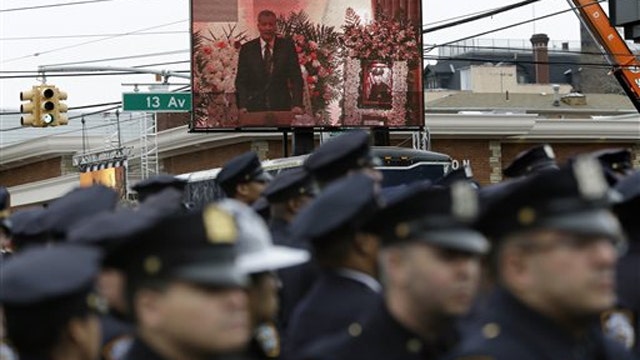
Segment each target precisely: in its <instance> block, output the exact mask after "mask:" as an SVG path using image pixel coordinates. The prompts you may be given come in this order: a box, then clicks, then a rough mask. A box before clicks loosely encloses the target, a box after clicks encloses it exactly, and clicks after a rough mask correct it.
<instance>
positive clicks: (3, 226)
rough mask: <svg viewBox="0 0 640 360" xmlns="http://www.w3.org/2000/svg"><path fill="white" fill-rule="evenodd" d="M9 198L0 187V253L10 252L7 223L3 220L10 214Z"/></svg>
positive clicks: (5, 189) (5, 190) (7, 193)
mask: <svg viewBox="0 0 640 360" xmlns="http://www.w3.org/2000/svg"><path fill="white" fill-rule="evenodd" d="M10 209H11V196H10V195H9V191H8V190H7V188H6V187H4V186H0V252H11V235H10V233H9V227H10V225H9V223H8V222H6V221H5V220H6V219H7V218H8V217H9V215H10V214H11V210H10Z"/></svg>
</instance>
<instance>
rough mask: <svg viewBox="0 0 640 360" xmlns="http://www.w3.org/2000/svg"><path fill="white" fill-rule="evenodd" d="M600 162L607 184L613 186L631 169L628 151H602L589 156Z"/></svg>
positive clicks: (618, 149) (622, 149)
mask: <svg viewBox="0 0 640 360" xmlns="http://www.w3.org/2000/svg"><path fill="white" fill-rule="evenodd" d="M589 155H590V156H593V157H594V158H596V159H598V161H600V164H601V165H602V168H603V169H604V172H605V176H606V179H607V181H608V182H609V184H611V185H613V184H615V183H617V182H618V180H619V179H620V178H621V177H622V176H624V175H626V174H627V173H628V172H630V171H631V170H632V169H633V166H632V164H631V151H630V150H629V149H624V148H617V149H603V150H598V151H595V152H592V153H590V154H589Z"/></svg>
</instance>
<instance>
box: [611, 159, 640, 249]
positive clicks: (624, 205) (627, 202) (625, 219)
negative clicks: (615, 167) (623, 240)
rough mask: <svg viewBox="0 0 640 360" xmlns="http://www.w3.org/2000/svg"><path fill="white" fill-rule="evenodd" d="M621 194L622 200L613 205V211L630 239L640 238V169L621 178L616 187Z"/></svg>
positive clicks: (636, 239)
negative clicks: (639, 216) (639, 218)
mask: <svg viewBox="0 0 640 360" xmlns="http://www.w3.org/2000/svg"><path fill="white" fill-rule="evenodd" d="M614 189H615V190H616V191H617V192H618V193H619V194H620V199H619V200H620V201H619V202H618V203H616V204H614V205H613V211H614V213H615V214H616V215H617V216H618V219H619V220H620V222H621V223H622V226H623V227H624V229H625V231H626V233H627V235H628V237H629V240H632V241H638V240H640V222H638V213H640V171H636V172H634V173H632V174H631V175H629V176H626V177H625V178H623V179H622V180H620V181H619V182H618V183H617V184H616V185H615V187H614Z"/></svg>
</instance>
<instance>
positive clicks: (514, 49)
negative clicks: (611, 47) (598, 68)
mask: <svg viewBox="0 0 640 360" xmlns="http://www.w3.org/2000/svg"><path fill="white" fill-rule="evenodd" d="M431 45H434V44H425V45H424V47H425V48H428V47H429V46H431ZM440 47H442V48H464V49H475V50H478V52H481V51H482V50H503V51H504V52H510V53H514V52H518V53H531V52H532V51H533V49H532V48H530V47H529V48H524V47H522V48H521V47H508V46H484V45H462V44H460V45H457V44H451V45H445V46H440ZM547 52H548V53H550V54H567V55H603V54H602V52H600V51H582V50H580V51H576V50H562V49H553V48H547ZM607 54H608V55H618V56H625V55H629V54H620V53H607ZM0 72H1V71H0Z"/></svg>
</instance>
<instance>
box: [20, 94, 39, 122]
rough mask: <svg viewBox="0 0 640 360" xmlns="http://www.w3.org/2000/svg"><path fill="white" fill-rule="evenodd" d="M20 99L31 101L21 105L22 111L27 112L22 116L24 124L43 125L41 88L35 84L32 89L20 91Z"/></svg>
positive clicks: (21, 120)
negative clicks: (41, 122) (41, 120)
mask: <svg viewBox="0 0 640 360" xmlns="http://www.w3.org/2000/svg"><path fill="white" fill-rule="evenodd" d="M20 100H22V101H29V102H28V103H25V104H21V105H20V112H21V113H23V114H25V115H22V117H21V118H20V125H22V126H42V125H41V124H40V108H41V105H40V88H39V86H34V87H32V88H31V90H27V91H23V92H21V93H20Z"/></svg>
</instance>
